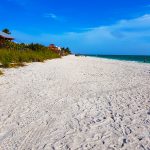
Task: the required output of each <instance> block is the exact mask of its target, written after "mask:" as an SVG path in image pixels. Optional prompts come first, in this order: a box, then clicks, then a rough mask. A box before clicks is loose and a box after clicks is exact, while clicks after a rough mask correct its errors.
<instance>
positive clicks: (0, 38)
mask: <svg viewBox="0 0 150 150" xmlns="http://www.w3.org/2000/svg"><path fill="white" fill-rule="evenodd" d="M6 40H8V41H12V40H14V38H13V37H11V36H10V35H9V34H6V33H4V32H0V46H3V44H4V42H5V41H6Z"/></svg>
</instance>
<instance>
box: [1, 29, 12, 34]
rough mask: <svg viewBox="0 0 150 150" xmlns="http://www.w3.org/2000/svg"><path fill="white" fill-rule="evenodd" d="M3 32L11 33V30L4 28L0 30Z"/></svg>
mask: <svg viewBox="0 0 150 150" xmlns="http://www.w3.org/2000/svg"><path fill="white" fill-rule="evenodd" d="M2 31H3V32H4V33H7V34H11V32H10V31H9V29H7V28H5V29H3V30H2Z"/></svg>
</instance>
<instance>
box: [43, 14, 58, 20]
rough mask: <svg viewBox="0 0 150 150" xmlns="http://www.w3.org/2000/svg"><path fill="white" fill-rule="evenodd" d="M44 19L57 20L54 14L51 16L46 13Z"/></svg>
mask: <svg viewBox="0 0 150 150" xmlns="http://www.w3.org/2000/svg"><path fill="white" fill-rule="evenodd" d="M44 17H45V18H52V19H54V20H57V18H58V17H57V16H56V15H55V14H53V13H47V14H44Z"/></svg>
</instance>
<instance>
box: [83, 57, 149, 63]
mask: <svg viewBox="0 0 150 150" xmlns="http://www.w3.org/2000/svg"><path fill="white" fill-rule="evenodd" d="M84 56H91V57H100V58H107V59H116V60H125V61H136V62H141V63H150V56H144V55H84Z"/></svg>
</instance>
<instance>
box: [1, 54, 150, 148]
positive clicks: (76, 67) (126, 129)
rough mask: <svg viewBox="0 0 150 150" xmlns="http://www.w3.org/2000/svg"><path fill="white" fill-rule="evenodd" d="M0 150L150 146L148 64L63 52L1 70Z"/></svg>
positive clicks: (149, 77)
mask: <svg viewBox="0 0 150 150" xmlns="http://www.w3.org/2000/svg"><path fill="white" fill-rule="evenodd" d="M0 149H1V150H67V149H68V150H150V64H144V63H143V64H142V63H136V62H125V61H117V60H107V59H100V58H92V57H75V56H66V57H63V58H62V59H54V60H49V61H46V62H45V63H31V64H28V65H27V66H25V67H22V68H18V69H5V70H4V76H2V77H0Z"/></svg>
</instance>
